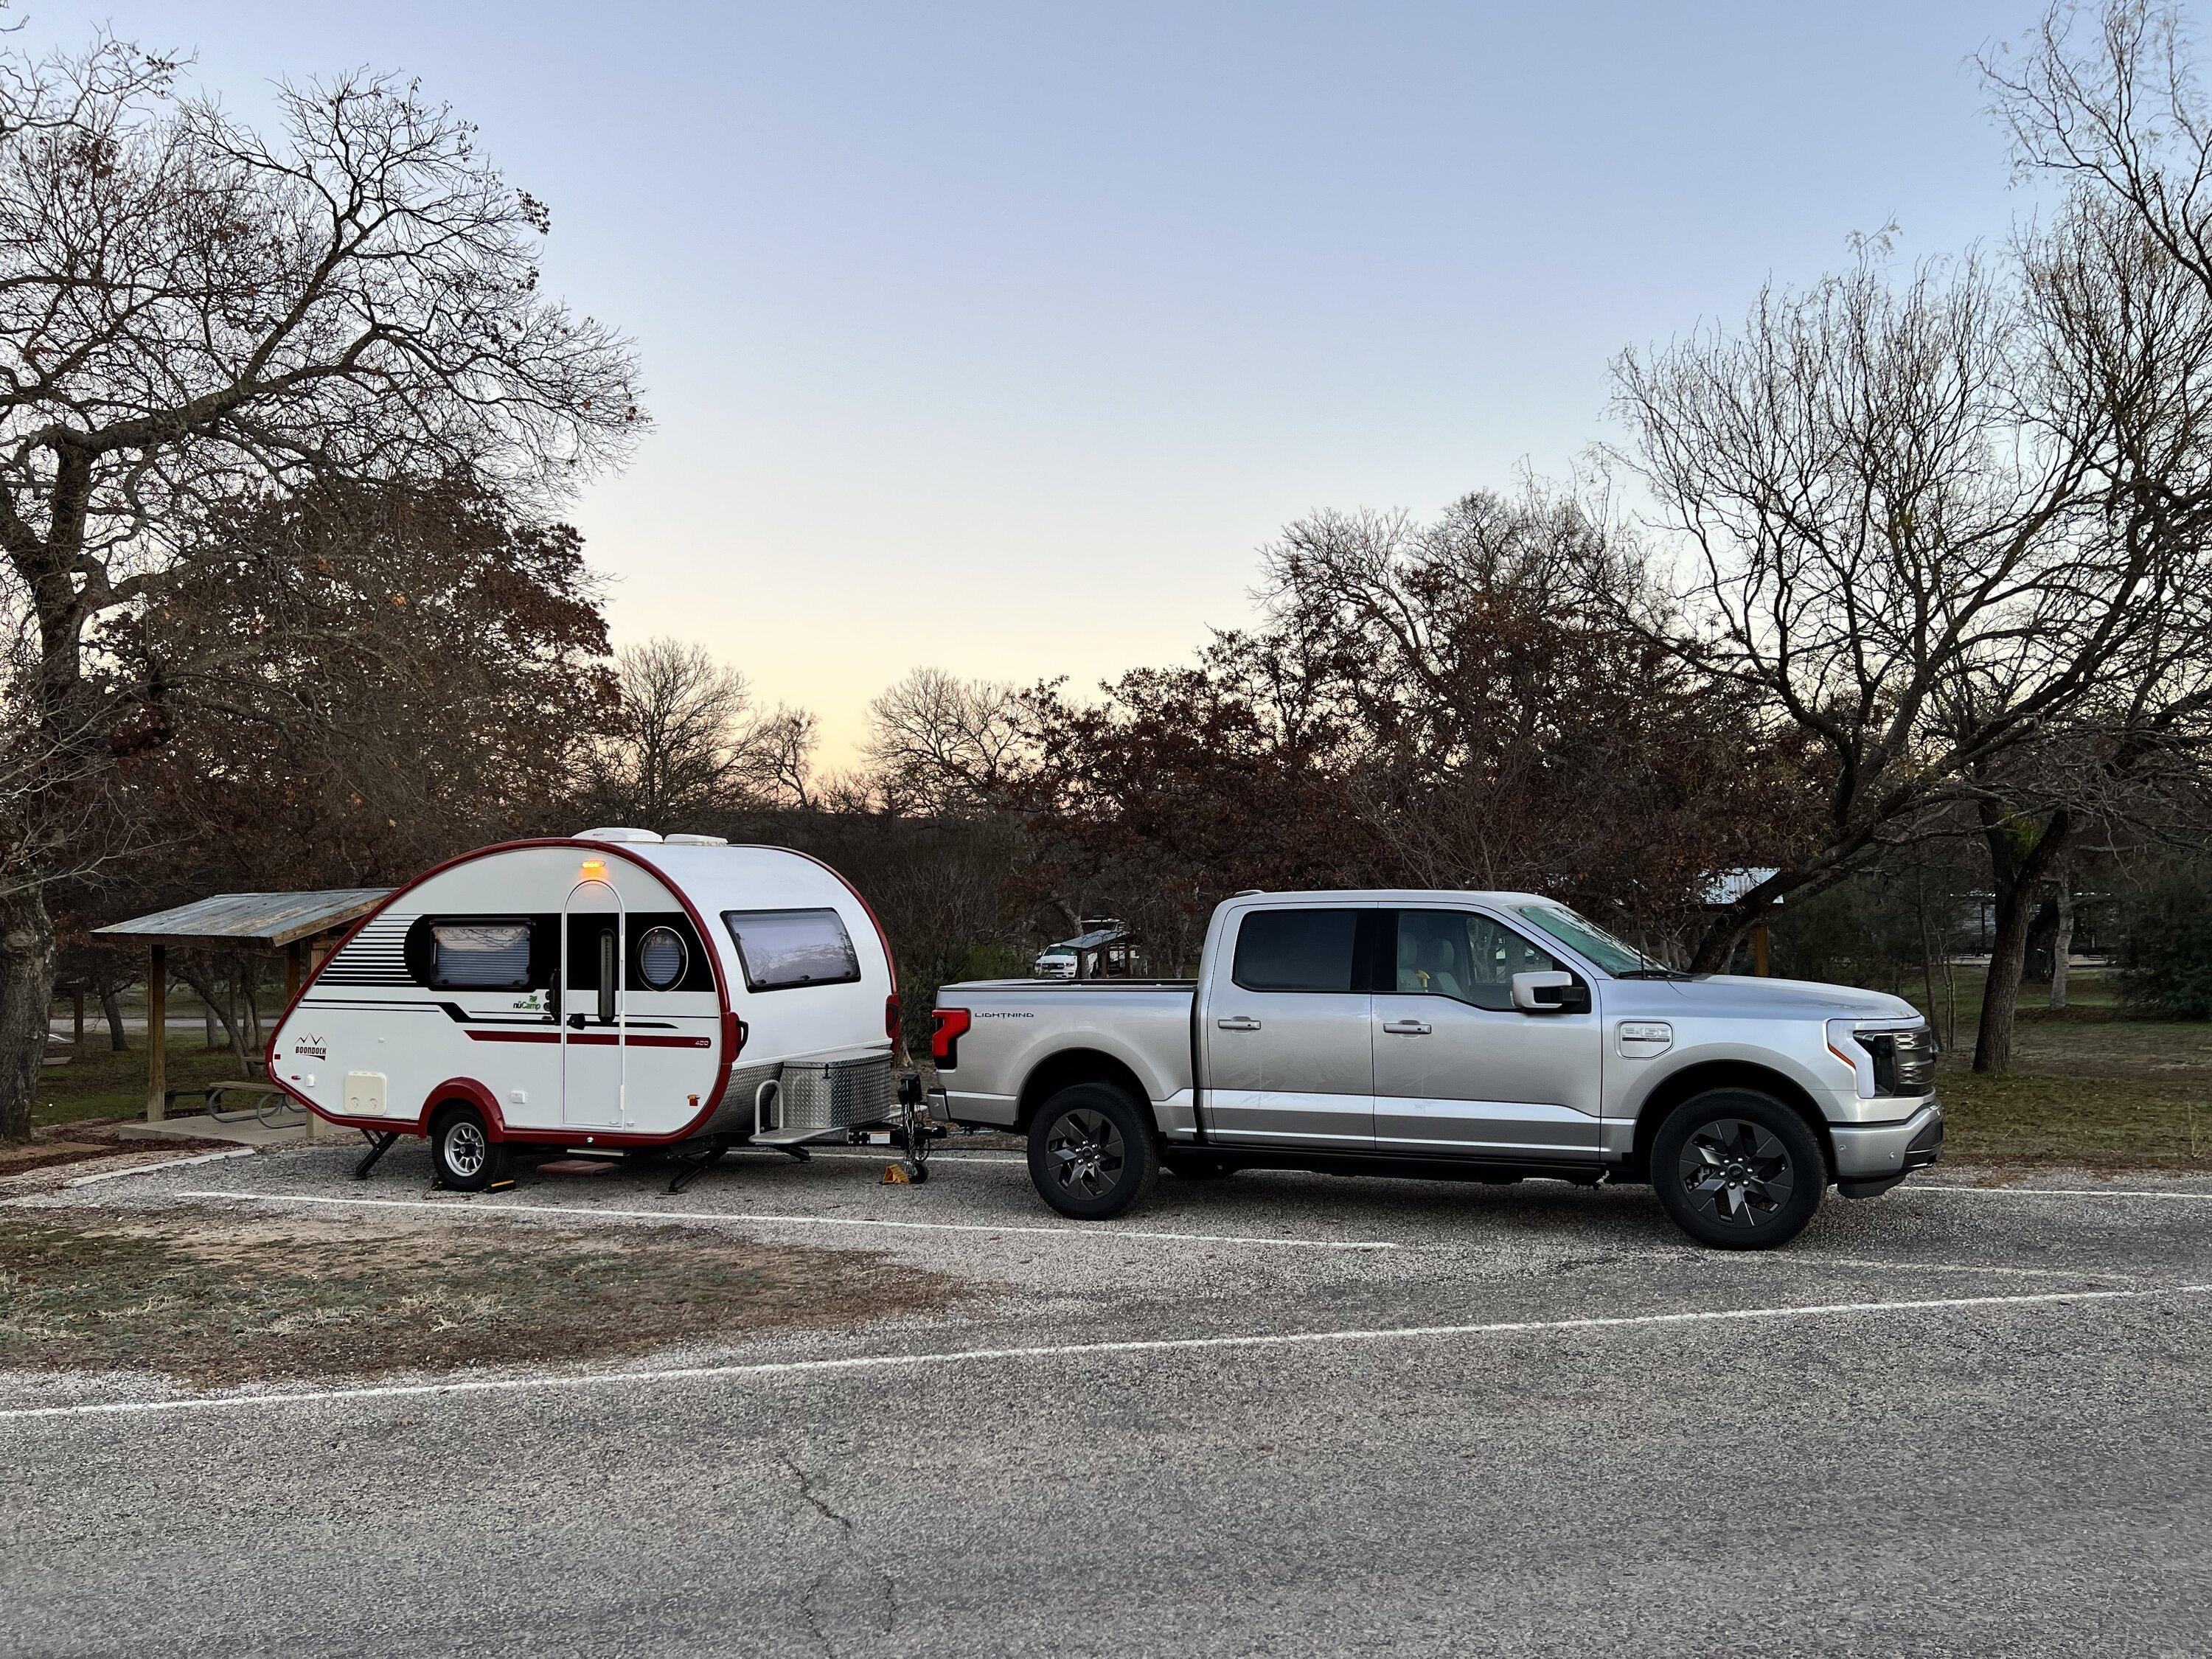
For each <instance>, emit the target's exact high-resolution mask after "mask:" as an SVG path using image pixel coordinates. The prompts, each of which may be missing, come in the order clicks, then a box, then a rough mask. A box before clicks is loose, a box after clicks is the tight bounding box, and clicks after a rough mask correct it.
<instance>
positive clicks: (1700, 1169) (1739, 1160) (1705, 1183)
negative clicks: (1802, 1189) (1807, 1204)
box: [1679, 1117, 1797, 1227]
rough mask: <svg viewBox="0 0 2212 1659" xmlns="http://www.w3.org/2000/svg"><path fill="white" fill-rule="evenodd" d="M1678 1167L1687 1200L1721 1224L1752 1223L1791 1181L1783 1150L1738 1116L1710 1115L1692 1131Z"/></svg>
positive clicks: (1770, 1209) (1774, 1205)
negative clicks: (1711, 1117)
mask: <svg viewBox="0 0 2212 1659" xmlns="http://www.w3.org/2000/svg"><path fill="white" fill-rule="evenodd" d="M1679 1167H1680V1174H1681V1177H1682V1185H1683V1187H1684V1188H1685V1189H1686V1191H1687V1192H1688V1193H1689V1194H1690V1200H1691V1202H1692V1204H1693V1205H1695V1206H1697V1208H1698V1209H1699V1211H1701V1212H1704V1213H1705V1214H1706V1215H1709V1216H1711V1218H1713V1219H1714V1220H1715V1221H1717V1222H1719V1223H1721V1224H1722V1225H1724V1226H1729V1225H1733V1226H1742V1227H1754V1226H1757V1225H1759V1223H1760V1222H1762V1221H1765V1219H1766V1218H1768V1217H1769V1216H1771V1215H1772V1214H1773V1213H1774V1212H1776V1211H1777V1210H1778V1209H1780V1208H1781V1207H1782V1206H1784V1205H1785V1204H1787V1203H1788V1202H1789V1201H1790V1194H1791V1193H1792V1192H1793V1191H1794V1190H1796V1185H1797V1173H1796V1170H1794V1169H1792V1168H1791V1167H1790V1152H1789V1149H1788V1148H1787V1147H1785V1146H1783V1144H1782V1142H1781V1140H1780V1139H1778V1137H1777V1136H1775V1135H1774V1134H1773V1133H1772V1132H1771V1131H1769V1130H1767V1129H1764V1128H1762V1127H1759V1125H1758V1124H1756V1123H1753V1122H1750V1121H1747V1120H1746V1119H1744V1118H1740V1117H1721V1118H1715V1119H1714V1120H1713V1121H1711V1123H1707V1124H1705V1125H1704V1126H1702V1127H1699V1129H1697V1130H1696V1131H1695V1132H1694V1133H1692V1134H1691V1136H1690V1139H1689V1141H1688V1143H1687V1144H1686V1146H1684V1147H1683V1148H1682V1157H1681V1161H1680V1166H1679Z"/></svg>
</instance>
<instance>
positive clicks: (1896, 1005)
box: [1606, 974, 1920, 1019]
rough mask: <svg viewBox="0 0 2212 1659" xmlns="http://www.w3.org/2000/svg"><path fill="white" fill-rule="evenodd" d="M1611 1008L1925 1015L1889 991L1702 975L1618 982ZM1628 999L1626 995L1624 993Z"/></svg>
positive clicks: (1802, 1015) (1800, 1015) (1756, 1014)
mask: <svg viewBox="0 0 2212 1659" xmlns="http://www.w3.org/2000/svg"><path fill="white" fill-rule="evenodd" d="M1606 991H1607V994H1606V1004H1607V1007H1608V1008H1612V1007H1614V1006H1620V1005H1622V1004H1632V1005H1633V1006H1634V1009H1635V1012H1651V1013H1655V1014H1656V1013H1659V1012H1662V1010H1664V1009H1666V1008H1668V1007H1673V1008H1675V1009H1677V1010H1679V1011H1680V1012H1683V1013H1685V1014H1691V1013H1697V1014H1711V1015H1719V1016H1726V1017H1731V1018H1753V1019H1760V1018H1764V1019H1917V1018H1919V1015H1920V1011H1919V1010H1918V1009H1917V1008H1915V1007H1914V1006H1912V1005H1911V1003H1909V1002H1907V1001H1906V1000H1905V999H1904V998H1903V997H1893V996H1891V995H1890V994H1888V993H1887V992H1886V991H1862V990H1857V989H1855V988H1854V987H1850V986H1848V985H1823V984H1821V983H1820V982H1819V981H1816V980H1809V979H1759V978H1755V977H1753V976H1751V975H1744V974H1701V975H1699V976H1698V977H1697V978H1695V979H1674V980H1633V979H1630V980H1616V981H1613V983H1612V984H1611V985H1609V986H1607V987H1606ZM1624 992H1625V993H1627V995H1626V996H1623V995H1622V993H1624Z"/></svg>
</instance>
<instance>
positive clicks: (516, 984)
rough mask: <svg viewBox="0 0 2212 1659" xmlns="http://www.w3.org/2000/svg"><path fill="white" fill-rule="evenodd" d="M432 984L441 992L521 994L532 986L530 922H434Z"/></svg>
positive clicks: (431, 925) (431, 945)
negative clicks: (507, 992)
mask: <svg viewBox="0 0 2212 1659" xmlns="http://www.w3.org/2000/svg"><path fill="white" fill-rule="evenodd" d="M430 981H431V983H432V984H433V985H434V986H435V987H438V988H439V989H441V990H443V989H447V988H451V989H454V990H483V991H521V990H527V989H528V988H529V986H530V924H529V923H528V922H526V921H434V922H432V923H431V924H430Z"/></svg>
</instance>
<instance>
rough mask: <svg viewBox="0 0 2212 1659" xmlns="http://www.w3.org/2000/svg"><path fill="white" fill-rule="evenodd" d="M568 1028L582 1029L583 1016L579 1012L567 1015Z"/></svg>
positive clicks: (573, 1029)
mask: <svg viewBox="0 0 2212 1659" xmlns="http://www.w3.org/2000/svg"><path fill="white" fill-rule="evenodd" d="M568 1029H569V1030H572V1031H580V1030H583V1029H584V1017H583V1016H582V1015H581V1014H571V1015H569V1016H568Z"/></svg>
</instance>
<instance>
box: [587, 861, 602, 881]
mask: <svg viewBox="0 0 2212 1659" xmlns="http://www.w3.org/2000/svg"><path fill="white" fill-rule="evenodd" d="M606 877H607V861H606V860H605V859H586V860H584V879H585V880H586V881H605V879H606Z"/></svg>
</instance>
